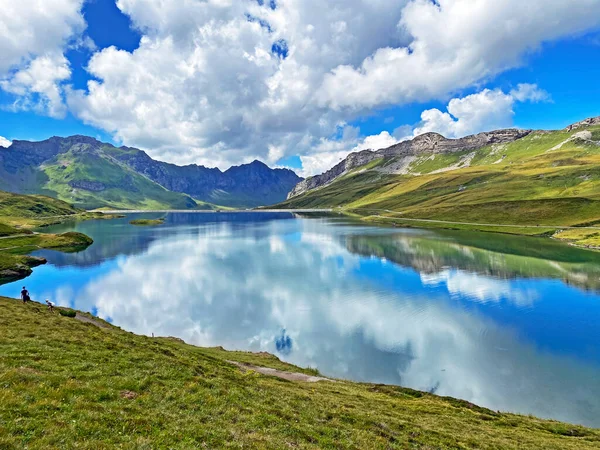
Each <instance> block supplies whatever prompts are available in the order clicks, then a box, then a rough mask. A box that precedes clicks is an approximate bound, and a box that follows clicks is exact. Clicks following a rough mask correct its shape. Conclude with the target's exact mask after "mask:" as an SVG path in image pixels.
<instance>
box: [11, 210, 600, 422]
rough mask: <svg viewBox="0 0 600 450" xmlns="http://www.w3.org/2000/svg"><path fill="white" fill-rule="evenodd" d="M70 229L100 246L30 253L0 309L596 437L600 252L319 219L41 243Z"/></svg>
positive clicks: (209, 222) (168, 226)
mask: <svg viewBox="0 0 600 450" xmlns="http://www.w3.org/2000/svg"><path fill="white" fill-rule="evenodd" d="M161 218H164V223H163V224H162V225H159V226H134V225H131V224H130V223H129V222H130V221H131V220H132V219H161ZM72 230H75V231H79V232H82V233H85V234H87V235H88V236H90V237H92V238H93V239H94V244H93V245H92V246H91V247H89V248H88V249H87V250H85V251H82V252H79V253H71V254H65V253H59V252H53V251H38V252H36V253H34V255H38V256H44V257H45V258H47V259H48V264H47V265H45V266H41V267H38V268H36V269H35V270H34V273H33V275H32V276H31V277H29V278H27V279H25V280H21V281H18V282H15V283H11V284H6V285H3V286H0V295H3V296H7V297H18V296H19V291H20V289H21V287H22V286H23V285H25V286H27V288H28V289H29V291H30V292H31V294H32V298H34V299H35V300H37V301H41V302H43V301H44V300H45V299H50V300H52V301H54V302H55V303H56V304H58V305H60V306H68V307H72V308H75V309H79V310H83V311H89V312H92V313H93V314H95V315H98V316H99V317H101V318H104V319H106V320H108V321H110V322H111V323H113V324H115V325H117V326H119V327H122V328H123V329H125V330H128V331H131V332H134V333H137V334H144V335H149V336H151V335H155V336H173V337H177V338H181V339H183V340H185V341H186V342H188V343H190V344H194V345H198V346H205V347H212V346H222V347H224V348H226V349H229V350H247V351H252V352H269V353H273V354H275V355H277V356H278V357H279V358H281V359H282V360H285V361H287V362H290V363H293V364H296V365H299V366H303V367H313V368H317V369H318V370H319V371H320V373H321V374H323V375H325V376H329V377H337V378H344V379H351V380H355V381H365V382H373V383H386V384H395V385H402V386H406V387H411V388H415V389H419V390H423V391H429V392H433V393H436V394H439V395H444V396H452V397H456V398H460V399H464V400H468V401H470V402H472V403H475V404H478V405H481V406H485V407H488V408H491V409H494V410H501V411H509V412H516V413H523V414H533V415H536V416H539V417H543V418H552V419H557V420H561V421H565V422H571V423H576V424H582V425H587V426H592V427H600V252H594V251H591V250H583V249H577V248H574V247H570V246H567V245H565V244H563V243H559V242H555V241H553V240H551V239H546V238H527V237H519V236H509V235H500V234H488V233H472V232H453V231H429V230H418V229H399V228H386V227H377V226H370V225H366V224H364V223H361V222H357V221H353V220H352V219H349V218H346V217H344V216H337V215H322V214H316V213H313V214H309V213H307V214H295V213H288V212H281V213H279V212H260V213H259V212H236V213H226V212H218V213H168V214H160V213H144V214H135V215H134V214H131V215H127V217H125V218H122V219H115V220H98V221H87V222H80V223H73V224H62V225H57V226H53V227H50V228H45V229H44V230H43V231H44V232H51V233H60V232H65V231H72Z"/></svg>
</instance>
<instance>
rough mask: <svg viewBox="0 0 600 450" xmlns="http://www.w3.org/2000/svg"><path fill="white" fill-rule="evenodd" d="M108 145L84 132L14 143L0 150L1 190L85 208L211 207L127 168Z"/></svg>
mask: <svg viewBox="0 0 600 450" xmlns="http://www.w3.org/2000/svg"><path fill="white" fill-rule="evenodd" d="M112 149H114V147H112V146H110V145H108V144H102V143H100V142H98V141H96V140H95V139H92V138H88V137H84V136H74V137H71V138H52V139H49V140H48V141H44V142H43V143H32V142H26V141H15V142H14V143H13V145H12V146H11V147H10V148H9V149H3V150H0V189H3V190H8V191H12V192H19V193H24V194H45V195H48V196H50V197H55V198H57V199H60V200H64V201H67V202H69V203H72V204H74V205H76V206H78V207H82V208H86V209H94V208H101V207H110V208H123V209H190V208H197V207H205V208H210V205H203V204H198V202H195V201H194V200H193V199H192V198H191V197H189V196H187V195H185V194H180V193H175V192H170V191H168V190H167V189H165V188H163V187H162V186H160V185H159V184H157V183H155V182H153V181H151V180H149V179H148V178H146V177H145V176H143V175H140V174H138V173H137V172H135V171H133V170H132V169H130V168H128V167H127V166H126V165H125V164H122V163H120V162H119V161H118V160H116V159H115V158H114V157H113V156H112V155H111V151H112Z"/></svg>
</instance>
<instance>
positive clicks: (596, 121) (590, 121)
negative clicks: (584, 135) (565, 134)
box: [565, 116, 600, 131]
mask: <svg viewBox="0 0 600 450" xmlns="http://www.w3.org/2000/svg"><path fill="white" fill-rule="evenodd" d="M593 125H600V116H598V117H589V118H587V119H585V120H582V121H581V122H577V123H574V124H572V125H569V126H568V127H567V128H565V131H573V130H577V129H579V128H584V127H590V126H593Z"/></svg>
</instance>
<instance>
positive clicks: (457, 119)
mask: <svg viewBox="0 0 600 450" xmlns="http://www.w3.org/2000/svg"><path fill="white" fill-rule="evenodd" d="M549 98H550V97H549V94H548V93H547V92H546V91H544V90H542V89H540V88H539V87H537V86H536V85H535V84H519V85H518V87H517V88H516V89H513V90H512V91H510V93H508V94H506V93H504V92H503V91H501V90H500V89H494V90H490V89H484V90H483V91H481V92H478V93H476V94H472V95H468V96H466V97H463V98H453V99H452V100H450V102H449V103H448V106H447V111H448V112H443V111H440V110H439V109H428V110H426V111H423V113H422V114H421V120H422V122H421V124H419V125H418V126H417V127H416V128H415V129H414V131H413V135H414V136H418V135H420V134H423V133H427V132H430V131H434V132H437V133H440V134H442V135H444V136H446V137H448V138H458V137H463V136H466V135H469V134H474V133H479V132H481V131H489V130H494V129H500V128H508V127H511V126H513V116H514V111H513V107H514V105H515V103H517V102H526V101H530V102H539V101H547V100H549Z"/></svg>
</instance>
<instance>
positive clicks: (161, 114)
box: [0, 0, 600, 175]
mask: <svg viewBox="0 0 600 450" xmlns="http://www.w3.org/2000/svg"><path fill="white" fill-rule="evenodd" d="M47 3H48V5H47V8H48V9H47V10H39V9H40V8H41V9H44V8H46V6H40V5H38V4H37V3H36V2H33V1H32V0H24V1H23V2H20V3H19V4H18V5H15V6H11V7H10V8H9V10H8V11H4V12H3V13H0V25H4V28H5V29H7V30H8V32H10V31H11V25H13V26H16V25H15V24H19V23H20V24H25V28H26V29H25V30H24V32H30V34H31V33H33V35H34V36H33V38H30V37H25V36H24V37H23V38H22V39H20V38H19V35H18V31H16V33H17V35H16V36H15V35H14V34H12V35H11V37H12V38H14V39H13V41H19V39H20V41H21V42H20V43H16V44H11V43H8V41H7V40H6V39H4V40H2V39H0V41H3V42H4V43H3V44H0V54H5V55H7V56H5V57H4V58H3V59H4V61H2V59H0V136H2V137H3V138H5V140H3V141H2V140H1V139H0V142H5V145H7V144H6V142H7V141H11V140H14V139H29V140H41V139H45V138H48V137H50V136H53V135H59V136H68V135H72V134H86V135H90V136H94V137H97V138H98V139H101V140H103V141H108V142H112V143H114V144H117V145H121V144H124V145H130V146H137V147H140V148H143V149H144V150H147V151H148V152H149V153H150V154H151V156H153V157H155V158H157V159H162V160H166V161H170V162H175V163H181V164H183V163H199V164H204V165H207V166H219V167H221V168H227V167H228V166H229V165H232V164H239V163H244V162H248V161H251V160H253V159H255V158H258V159H261V160H264V161H265V162H267V163H268V164H270V165H285V166H290V167H293V168H295V169H298V170H299V171H300V172H301V173H302V174H305V175H309V174H312V173H317V172H320V171H322V170H325V169H327V168H328V167H329V166H331V165H333V164H334V163H336V162H337V161H338V160H339V159H341V158H342V157H343V156H345V155H346V154H347V153H348V152H350V151H353V150H358V149H364V148H378V147H384V146H387V145H392V144H393V143H395V142H397V141H399V140H402V139H406V138H410V137H412V136H414V135H416V134H418V133H420V132H425V131H436V132H440V133H442V134H444V135H446V136H448V137H459V136H462V135H465V134H470V133H475V132H479V131H484V130H486V129H492V128H496V127H505V126H506V127H509V126H518V127H523V128H561V127H564V126H566V125H568V124H569V123H572V122H575V121H579V120H582V119H584V118H586V117H591V116H598V115H600V83H598V81H597V80H599V79H600V19H597V18H598V17H600V1H596V0H586V2H585V7H583V6H582V7H579V8H570V9H565V5H561V3H563V4H564V3H565V2H560V1H558V0H556V1H548V2H543V1H541V0H533V1H532V2H529V3H528V5H525V6H523V5H521V4H520V3H519V2H516V1H515V0H502V1H497V2H491V0H484V1H483V3H489V5H490V7H489V9H490V10H491V11H490V12H488V11H483V10H482V11H478V10H475V9H474V8H471V7H470V5H469V2H466V1H465V0H445V1H440V2H438V3H434V4H432V3H426V2H423V1H420V0H399V1H398V2H390V4H389V5H375V6H365V3H364V2H363V1H362V0H350V1H347V2H340V0H328V1H324V2H317V1H316V0H306V1H304V2H300V1H299V0H288V1H286V2H277V1H270V2H263V1H256V0H240V2H239V4H235V5H232V6H230V7H224V6H222V5H220V4H219V2H216V1H215V0H210V1H207V2H185V3H184V2H182V1H180V0H167V1H165V2H161V4H160V5H159V4H157V3H155V2H151V1H150V0H120V1H119V2H118V3H116V2H115V1H114V0H87V1H83V0H49V1H48V2H47ZM395 3H397V4H395ZM521 3H522V2H521ZM537 3H539V5H540V6H542V7H543V12H542V13H540V14H539V16H540V17H539V19H538V18H533V19H532V18H531V17H528V16H527V13H528V12H529V10H528V9H527V8H529V7H530V8H535V7H536V5H537ZM340 5H343V6H340ZM334 6H336V7H337V9H336V8H334ZM332 11H333V12H332ZM294 20H295V21H296V22H294ZM469 20H472V21H473V22H472V24H470V23H469ZM453 21H454V22H455V23H456V24H462V25H463V27H464V30H462V29H461V27H460V26H459V27H454V28H453V27H451V26H450V25H448V24H452V23H453ZM486 21H488V22H489V26H488V28H489V33H487V32H486V31H487V30H483V31H481V30H479V28H480V27H482V26H483V25H485V24H486ZM42 23H43V24H44V26H40V24H42ZM515 23H516V24H517V25H520V26H521V27H519V26H517V27H515V29H514V30H510V31H509V32H507V31H506V28H507V27H508V26H509V24H513V25H514V24H515ZM482 24H483V25H482ZM498 24H499V25H498ZM503 24H504V25H506V26H503ZM441 27H445V28H441ZM495 27H497V29H496V28H495ZM27 28H29V29H27ZM446 28H448V29H449V30H450V31H446ZM0 29H2V27H0ZM453 30H454V31H453ZM457 30H458V31H457ZM0 33H2V32H1V31H0ZM461 33H462V34H461ZM503 33H505V34H503ZM1 37H2V36H0V38H1ZM30 41H31V42H30ZM11 45H12V47H11ZM3 46H4V47H6V48H3ZM457 47H458V48H457ZM462 47H464V48H462ZM2 51H3V52H2ZM452 66H456V69H453V68H452ZM90 81H91V82H92V83H93V84H94V85H95V87H94V86H92V88H90V84H89V83H90ZM452 105H453V106H452Z"/></svg>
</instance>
